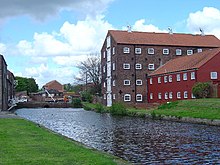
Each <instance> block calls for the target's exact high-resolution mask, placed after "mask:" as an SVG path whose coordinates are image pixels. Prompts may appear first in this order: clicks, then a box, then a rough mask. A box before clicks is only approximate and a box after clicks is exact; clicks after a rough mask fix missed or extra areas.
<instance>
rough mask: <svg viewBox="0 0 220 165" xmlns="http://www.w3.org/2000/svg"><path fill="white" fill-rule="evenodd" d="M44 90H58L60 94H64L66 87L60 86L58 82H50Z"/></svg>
mask: <svg viewBox="0 0 220 165" xmlns="http://www.w3.org/2000/svg"><path fill="white" fill-rule="evenodd" d="M43 88H45V89H46V90H51V89H53V90H57V91H59V92H63V91H64V86H63V85H62V84H60V83H59V82H58V81H57V80H53V81H50V82H48V83H46V84H45V85H44V86H43Z"/></svg>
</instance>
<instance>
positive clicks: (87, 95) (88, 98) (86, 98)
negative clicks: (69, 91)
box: [81, 91, 93, 103]
mask: <svg viewBox="0 0 220 165" xmlns="http://www.w3.org/2000/svg"><path fill="white" fill-rule="evenodd" d="M81 97H82V101H86V102H89V103H92V100H93V98H92V95H91V93H89V92H87V91H83V92H81Z"/></svg>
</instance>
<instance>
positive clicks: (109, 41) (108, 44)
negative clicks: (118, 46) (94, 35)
mask: <svg viewBox="0 0 220 165" xmlns="http://www.w3.org/2000/svg"><path fill="white" fill-rule="evenodd" d="M106 45H107V48H109V47H111V36H108V37H107V43H106Z"/></svg>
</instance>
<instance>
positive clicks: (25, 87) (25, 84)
mask: <svg viewBox="0 0 220 165" xmlns="http://www.w3.org/2000/svg"><path fill="white" fill-rule="evenodd" d="M15 79H16V80H17V81H18V84H17V86H16V92H21V91H27V93H28V94H29V93H31V92H37V91H38V85H37V83H36V82H35V79H33V78H25V77H15Z"/></svg>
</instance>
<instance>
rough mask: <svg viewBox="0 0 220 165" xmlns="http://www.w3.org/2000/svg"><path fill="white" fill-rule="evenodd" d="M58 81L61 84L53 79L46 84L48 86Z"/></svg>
mask: <svg viewBox="0 0 220 165" xmlns="http://www.w3.org/2000/svg"><path fill="white" fill-rule="evenodd" d="M55 82H56V83H58V84H60V83H59V82H58V81H57V80H53V81H50V82H48V83H46V84H45V85H44V86H48V85H51V84H53V83H55ZM60 85H62V84H60Z"/></svg>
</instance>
